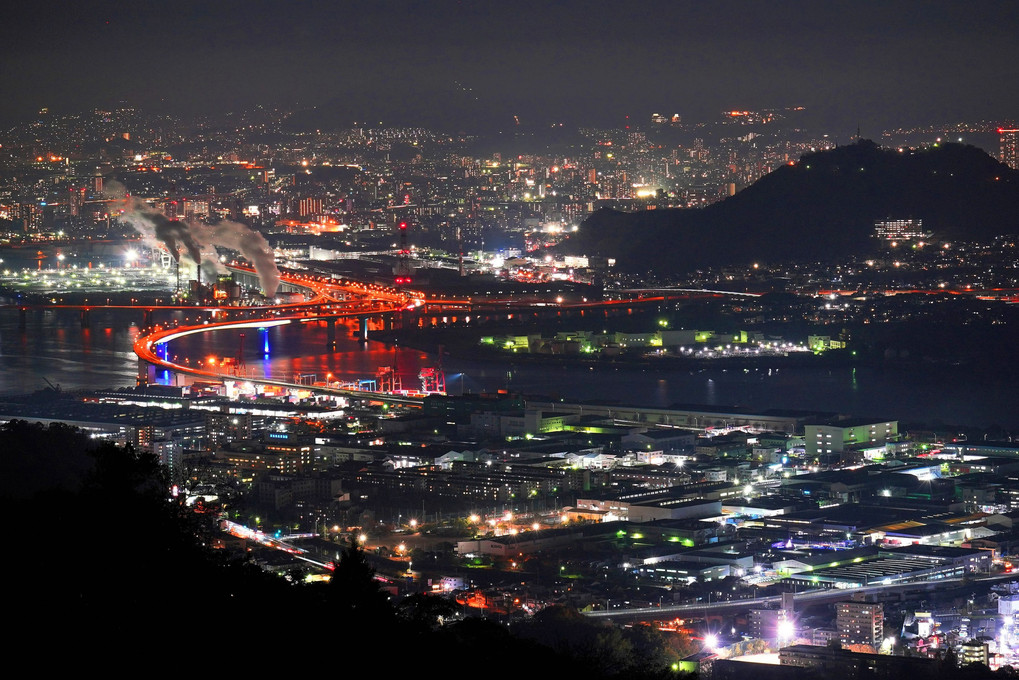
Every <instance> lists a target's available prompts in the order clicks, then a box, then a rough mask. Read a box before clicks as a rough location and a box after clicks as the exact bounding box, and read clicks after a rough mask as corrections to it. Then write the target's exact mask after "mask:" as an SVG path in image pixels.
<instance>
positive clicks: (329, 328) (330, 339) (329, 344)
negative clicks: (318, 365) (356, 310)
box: [325, 317, 339, 352]
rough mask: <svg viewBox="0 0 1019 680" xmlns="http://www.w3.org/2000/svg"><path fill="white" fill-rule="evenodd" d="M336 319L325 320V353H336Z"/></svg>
mask: <svg viewBox="0 0 1019 680" xmlns="http://www.w3.org/2000/svg"><path fill="white" fill-rule="evenodd" d="M337 321H339V319H338V318H336V317H334V318H327V319H326V320H325V322H326V351H328V352H335V351H336V322H337Z"/></svg>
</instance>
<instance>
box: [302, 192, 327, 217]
mask: <svg viewBox="0 0 1019 680" xmlns="http://www.w3.org/2000/svg"><path fill="white" fill-rule="evenodd" d="M297 213H298V214H299V215H300V216H301V217H312V216H315V215H320V214H321V213H322V199H321V198H314V197H312V196H308V197H306V198H302V199H301V200H300V202H299V203H298V205H297Z"/></svg>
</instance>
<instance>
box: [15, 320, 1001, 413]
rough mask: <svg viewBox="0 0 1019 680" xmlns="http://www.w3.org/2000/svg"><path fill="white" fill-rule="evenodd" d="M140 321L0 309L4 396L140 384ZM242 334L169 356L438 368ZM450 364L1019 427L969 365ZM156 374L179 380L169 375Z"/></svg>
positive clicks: (405, 374) (782, 404)
mask: <svg viewBox="0 0 1019 680" xmlns="http://www.w3.org/2000/svg"><path fill="white" fill-rule="evenodd" d="M178 318H179V316H178ZM160 320H162V321H164V322H165V320H166V318H165V317H164V318H162V319H160ZM141 324H142V312H141V311H140V310H139V311H138V312H134V311H133V310H123V311H111V310H105V311H93V312H92V317H91V323H90V325H89V327H88V328H84V329H83V328H82V327H81V323H80V319H79V316H78V314H77V312H74V311H64V310H55V311H54V310H45V311H42V310H37V311H32V312H29V315H28V317H27V319H26V324H25V328H24V330H22V329H21V328H20V327H19V322H18V312H17V310H14V309H9V308H8V309H3V310H0V393H24V392H33V391H36V390H40V389H43V388H45V387H46V386H47V381H49V382H50V383H53V384H59V385H60V386H61V387H62V388H63V389H65V390H75V389H99V388H119V387H128V386H132V385H134V384H135V378H136V374H137V369H138V364H137V360H136V358H135V356H134V353H133V351H132V349H131V348H132V344H133V342H134V340H135V339H136V338H137V336H138V334H139V332H140V331H139V327H140V326H141ZM243 332H244V333H245V337H244V339H243V341H242V340H241V339H240V337H239V333H240V332H239V331H236V330H233V331H217V332H214V333H208V334H197V335H192V336H187V337H185V338H180V339H178V340H176V341H174V342H172V343H170V344H169V347H168V350H167V351H168V353H169V355H170V356H171V357H173V356H176V357H177V360H178V361H181V362H183V361H184V358H185V357H186V358H187V360H188V361H190V362H192V363H197V362H198V361H199V360H201V361H202V362H203V363H205V362H207V361H208V360H209V358H210V357H215V358H216V361H217V362H219V361H221V360H222V358H223V357H231V358H234V359H235V360H236V357H237V355H238V352H241V351H242V352H243V358H244V370H245V371H246V372H247V373H248V374H249V375H260V376H277V377H284V376H285V377H288V378H289V377H292V376H293V375H294V374H299V375H304V376H314V378H313V379H314V380H320V381H321V380H325V379H326V377H327V374H332V376H331V378H330V379H332V380H343V381H356V380H366V379H372V378H374V377H375V375H376V372H377V370H378V368H380V367H386V366H391V367H394V369H395V370H396V373H397V375H398V376H399V377H400V378H401V379H402V381H403V386H404V387H405V388H417V387H418V386H419V382H418V379H417V375H418V372H419V371H420V370H421V368H423V367H426V366H435V365H436V362H437V359H436V356H435V355H434V354H428V353H425V352H422V351H420V350H417V349H412V348H405V347H399V346H392V345H383V344H382V343H378V342H359V341H358V340H357V339H356V338H355V337H354V333H353V328H352V327H350V326H346V327H344V326H340V327H338V329H337V333H336V339H337V351H335V352H329V351H327V350H326V330H325V327H324V326H323V325H321V324H291V325H287V326H277V327H273V328H269V329H266V330H265V331H259V330H258V329H247V330H245V331H243ZM266 346H268V352H266ZM443 363H444V365H443V369H444V370H445V374H446V381H447V391H448V392H449V393H450V394H462V393H468V392H481V391H495V390H498V389H505V388H509V389H511V390H514V391H518V392H521V393H523V394H537V395H546V396H551V397H560V398H564V399H567V400H611V401H616V402H620V403H628V404H639V405H646V406H657V407H667V406H669V405H672V404H677V403H683V404H704V405H712V406H715V407H719V408H723V407H725V406H732V405H739V406H742V407H746V408H750V409H754V410H758V411H763V410H767V409H798V410H814V411H831V412H839V413H847V414H852V415H859V416H865V417H870V416H873V417H878V418H882V419H884V418H893V419H899V420H902V421H905V422H912V423H917V422H922V423H928V424H958V425H973V426H980V427H986V426H988V425H992V424H997V425H1001V426H1004V427H1007V428H1015V429H1017V430H1019V409H1017V407H1019V385H1017V384H1015V383H1014V382H1013V381H1006V380H1000V381H993V380H988V379H987V378H978V377H977V376H974V375H972V374H969V373H967V372H965V371H961V370H951V369H943V370H942V369H939V370H936V371H932V370H925V371H910V370H905V369H900V370H895V371H884V370H880V369H877V368H869V367H858V368H831V369H829V368H818V367H790V368H781V369H757V370H755V369H752V368H751V369H743V368H739V369H731V368H730V369H721V368H719V369H704V370H689V369H662V370H655V369H649V368H626V367H612V366H606V367H595V368H590V367H587V366H558V365H547V364H532V363H518V364H510V363H500V362H493V361H479V360H474V359H467V358H463V357H456V356H447V357H445V358H444V362H443ZM159 378H160V380H162V381H166V382H172V381H173V377H172V376H167V375H160V376H159ZM306 379H312V378H306Z"/></svg>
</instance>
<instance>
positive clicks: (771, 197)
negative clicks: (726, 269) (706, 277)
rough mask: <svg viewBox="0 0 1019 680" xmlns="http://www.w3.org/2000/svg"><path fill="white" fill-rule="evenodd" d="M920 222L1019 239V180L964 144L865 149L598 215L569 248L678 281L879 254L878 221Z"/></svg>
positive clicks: (949, 233)
mask: <svg viewBox="0 0 1019 680" xmlns="http://www.w3.org/2000/svg"><path fill="white" fill-rule="evenodd" d="M910 218H911V219H922V220H923V224H924V227H925V228H926V229H927V230H929V231H933V232H935V234H936V236H937V238H941V239H945V240H953V239H990V238H993V237H994V236H997V235H1000V234H1015V233H1019V172H1016V171H1015V170H1012V169H1010V168H1009V167H1008V166H1006V165H1004V164H1002V163H1000V162H998V161H997V160H996V159H994V158H992V157H990V156H988V155H987V154H986V153H984V152H983V151H982V150H980V149H977V148H976V147H973V146H967V145H962V144H939V145H937V146H936V147H930V148H926V149H918V150H909V151H904V152H900V151H897V150H895V149H885V148H881V147H879V146H877V145H876V144H874V143H873V142H871V141H868V140H861V141H859V142H857V143H855V144H851V145H849V146H843V147H839V148H836V149H833V150H830V151H822V152H818V153H813V154H808V155H805V156H803V157H802V158H801V159H800V160H799V162H797V163H795V164H794V165H787V166H783V167H781V168H778V169H777V170H775V171H774V172H772V173H770V174H768V175H766V176H765V177H762V178H761V179H760V180H758V181H757V182H755V183H754V184H753V185H751V186H749V187H747V188H746V189H744V190H743V191H741V192H739V193H738V194H736V195H735V196H732V197H730V198H728V199H726V200H724V201H721V202H719V203H716V204H713V205H710V206H708V207H706V208H701V209H675V210H650V211H641V212H633V213H623V212H618V211H614V210H608V209H605V210H600V211H598V212H595V213H593V214H592V215H591V216H590V217H588V219H587V220H585V222H584V223H583V224H582V225H581V227H580V230H579V231H578V233H577V234H576V235H574V237H573V238H571V239H570V240H569V241H568V242H567V243H566V244H564V248H565V250H566V251H568V252H571V253H577V254H588V255H602V256H607V257H614V258H616V259H617V266H618V267H619V268H620V269H621V270H623V271H631V272H642V271H649V270H656V271H659V272H663V273H666V272H667V273H681V272H685V271H690V270H693V269H696V268H699V267H707V266H718V265H726V264H742V263H750V262H754V261H761V262H777V261H790V260H804V261H814V260H824V259H829V258H831V257H833V256H841V255H845V254H849V253H854V252H865V251H867V250H870V249H873V248H874V247H875V246H876V242H875V239H874V238H873V233H874V230H873V227H874V221H875V220H881V219H910Z"/></svg>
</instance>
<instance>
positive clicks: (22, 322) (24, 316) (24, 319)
mask: <svg viewBox="0 0 1019 680" xmlns="http://www.w3.org/2000/svg"><path fill="white" fill-rule="evenodd" d="M27 326H28V308H27V307H19V308H18V330H20V331H23V330H25V328H26V327H27Z"/></svg>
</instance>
